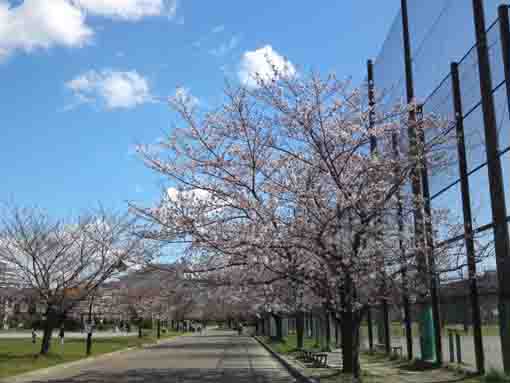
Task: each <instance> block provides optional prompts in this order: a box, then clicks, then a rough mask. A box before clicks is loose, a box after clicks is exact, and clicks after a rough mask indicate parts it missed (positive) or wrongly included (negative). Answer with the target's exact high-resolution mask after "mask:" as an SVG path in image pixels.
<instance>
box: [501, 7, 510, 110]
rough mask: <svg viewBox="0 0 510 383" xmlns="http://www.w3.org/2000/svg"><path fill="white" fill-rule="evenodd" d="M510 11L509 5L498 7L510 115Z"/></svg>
mask: <svg viewBox="0 0 510 383" xmlns="http://www.w3.org/2000/svg"><path fill="white" fill-rule="evenodd" d="M508 11H509V7H508V5H500V6H499V7H498V16H499V37H500V40H501V52H502V56H503V71H504V73H505V85H506V98H507V105H508V112H509V113H510V21H509V16H508Z"/></svg>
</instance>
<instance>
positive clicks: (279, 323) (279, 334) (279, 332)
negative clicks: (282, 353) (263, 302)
mask: <svg viewBox="0 0 510 383" xmlns="http://www.w3.org/2000/svg"><path fill="white" fill-rule="evenodd" d="M273 318H274V321H275V325H276V340H278V341H282V340H283V320H282V317H281V316H279V315H275V314H273Z"/></svg>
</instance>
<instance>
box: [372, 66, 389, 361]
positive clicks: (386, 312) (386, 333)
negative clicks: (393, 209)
mask: <svg viewBox="0 0 510 383" xmlns="http://www.w3.org/2000/svg"><path fill="white" fill-rule="evenodd" d="M367 75H368V103H369V108H370V111H369V114H368V119H369V130H370V131H372V129H373V128H374V125H375V121H374V114H375V110H374V108H375V89H374V65H373V63H372V60H368V62H367ZM370 153H371V154H372V155H374V154H376V153H377V137H376V136H374V135H373V134H371V135H370ZM383 273H384V270H383ZM383 282H384V287H383V288H384V293H385V294H386V293H387V291H386V281H383ZM382 309H383V322H384V345H385V349H386V353H387V354H388V355H390V353H391V339H390V336H391V334H390V310H389V306H388V300H387V299H386V297H384V298H383V302H382Z"/></svg>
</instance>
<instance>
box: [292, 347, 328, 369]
mask: <svg viewBox="0 0 510 383" xmlns="http://www.w3.org/2000/svg"><path fill="white" fill-rule="evenodd" d="M298 352H299V356H298V359H302V360H304V361H305V362H309V363H314V364H316V365H318V366H321V367H327V365H328V354H327V353H325V352H313V351H309V350H304V349H299V350H298Z"/></svg>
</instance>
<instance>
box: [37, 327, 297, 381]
mask: <svg viewBox="0 0 510 383" xmlns="http://www.w3.org/2000/svg"><path fill="white" fill-rule="evenodd" d="M293 381H294V379H293V378H292V377H291V376H290V375H289V374H288V372H287V371H286V370H285V369H284V368H283V367H282V366H281V365H280V364H279V363H278V362H277V361H276V360H275V359H273V358H272V357H271V356H270V354H269V353H268V352H267V351H266V350H265V349H264V348H263V347H262V346H260V345H259V344H258V343H257V342H256V341H255V340H254V339H252V338H250V337H245V336H241V337H240V336H237V335H235V334H234V333H232V332H226V331H212V330H211V331H208V334H207V335H203V336H200V335H195V336H186V337H180V338H177V339H174V340H173V341H169V342H167V343H163V344H159V345H157V346H153V347H150V348H148V349H144V350H137V351H133V352H128V353H124V354H122V355H118V356H115V357H112V358H109V359H107V360H102V361H98V362H95V363H91V364H90V365H86V366H84V367H81V368H79V369H73V368H70V369H65V370H63V371H60V372H58V373H56V374H54V375H52V376H45V377H44V378H42V377H41V378H39V380H32V382H37V383H43V382H44V383H46V382H58V383H134V382H139V383H141V382H150V383H167V382H168V383H216V382H218V383H269V382H274V383H290V382H293Z"/></svg>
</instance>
